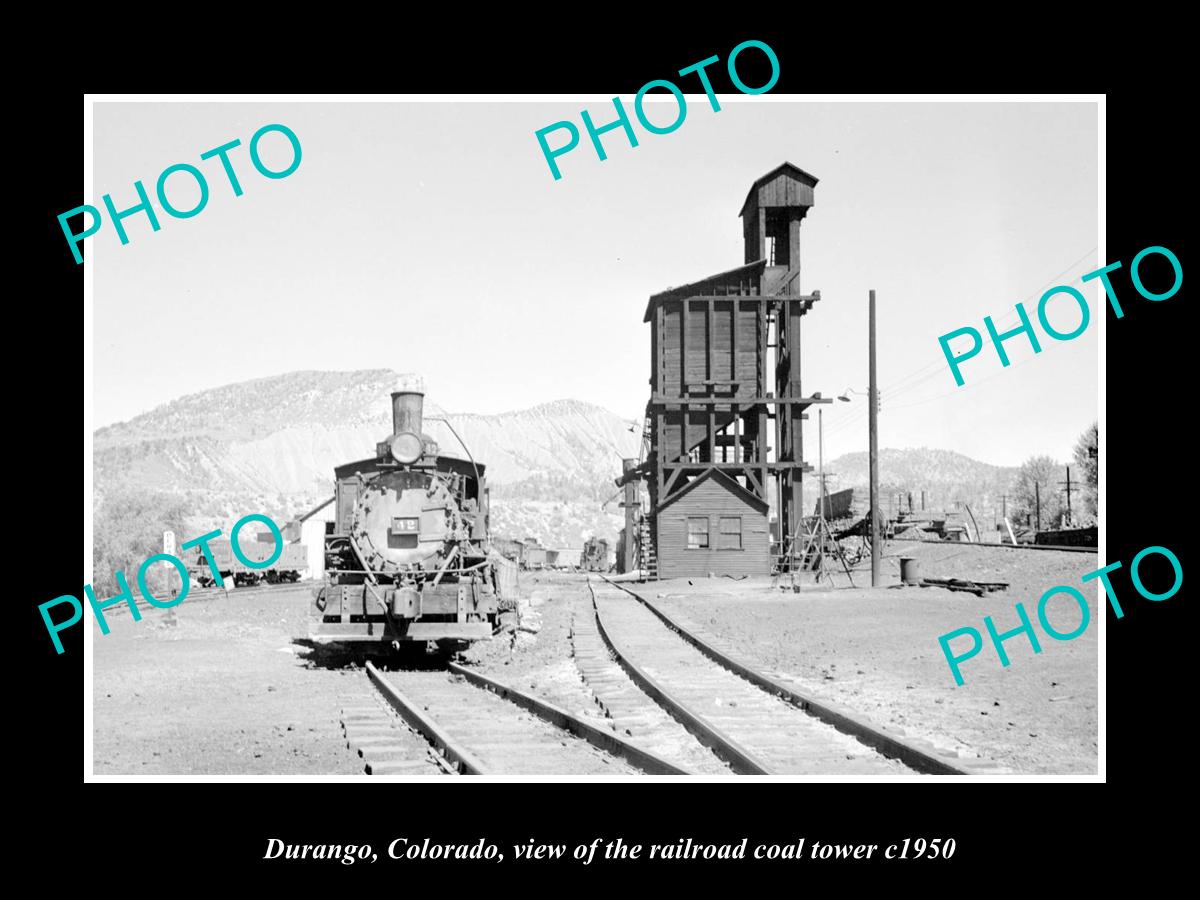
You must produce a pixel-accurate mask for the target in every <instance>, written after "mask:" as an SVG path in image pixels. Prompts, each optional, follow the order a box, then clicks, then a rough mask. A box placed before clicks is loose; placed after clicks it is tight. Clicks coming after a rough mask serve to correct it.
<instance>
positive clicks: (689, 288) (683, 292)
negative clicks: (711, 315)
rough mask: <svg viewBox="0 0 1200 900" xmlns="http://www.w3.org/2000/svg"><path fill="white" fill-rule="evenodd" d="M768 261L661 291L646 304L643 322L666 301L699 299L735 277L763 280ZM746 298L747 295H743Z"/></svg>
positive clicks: (759, 261)
mask: <svg viewBox="0 0 1200 900" xmlns="http://www.w3.org/2000/svg"><path fill="white" fill-rule="evenodd" d="M766 265H767V261H766V260H765V259H760V260H758V261H756V262H752V263H746V265H744V266H738V267H737V268H736V269H730V270H729V271H727V272H718V273H717V274H716V275H709V276H708V277H707V278H701V279H700V280H699V281H693V282H692V283H691V284H681V285H680V286H679V287H672V288H667V289H666V290H665V291H659V292H658V293H657V294H651V295H650V302H648V303H647V304H646V315H644V316H643V317H642V321H643V322H649V321H650V314H651V313H652V312H654V307H655V306H657V305H658V304H659V303H662V302H663V301H664V300H681V299H683V298H685V297H698V296H701V295H703V294H705V293H711V292H712V291H711V290H706V288H711V287H713V286H715V285H717V284H720V283H721V282H723V281H725V280H726V279H729V280H732V279H733V277H734V276H739V278H740V276H745V275H749V276H750V277H751V278H753V279H759V278H762V270H763V269H764V268H766ZM729 296H731V297H737V296H738V295H737V294H730V295H729ZM743 296H745V295H743Z"/></svg>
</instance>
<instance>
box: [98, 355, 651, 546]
mask: <svg viewBox="0 0 1200 900" xmlns="http://www.w3.org/2000/svg"><path fill="white" fill-rule="evenodd" d="M398 378H399V376H398V375H397V373H395V372H391V371H389V370H385V369H377V370H370V371H361V372H311V371H309V372H292V373H288V374H286V375H280V376H275V377H272V378H263V379H258V380H255V381H249V382H244V383H241V384H234V385H227V386H224V387H220V388H215V389H213V390H210V391H204V392H202V393H199V394H192V395H189V396H186V397H182V398H180V399H178V400H175V401H172V402H171V403H168V404H166V405H164V406H161V407H158V408H156V409H154V410H151V411H150V412H147V413H144V414H143V415H140V416H137V417H136V418H134V419H131V420H130V421H128V422H123V423H119V424H116V425H111V426H108V427H106V428H101V429H99V430H98V431H97V432H96V433H95V437H94V457H93V466H94V474H95V486H96V497H95V502H96V505H97V506H98V507H100V506H102V505H103V503H104V501H105V498H106V497H108V496H113V495H121V496H122V497H124V496H125V495H127V494H129V493H130V492H145V493H153V494H156V495H162V496H172V497H182V498H183V499H184V501H185V503H186V505H187V508H188V509H189V510H190V511H191V512H190V514H189V515H188V517H187V526H188V527H189V528H208V527H222V526H227V525H228V524H229V520H230V519H231V518H237V517H239V516H240V515H243V514H245V513H246V512H250V511H263V512H267V513H268V514H270V515H272V516H275V517H278V518H279V519H281V520H283V519H286V518H289V517H290V516H291V515H293V514H295V513H298V512H301V511H303V510H305V509H307V508H309V507H311V506H312V505H314V504H315V503H316V502H319V501H320V500H321V499H323V498H324V497H327V496H329V494H330V493H331V491H332V484H333V468H334V466H335V465H341V464H343V463H345V462H349V461H351V460H355V459H363V458H365V457H368V456H371V455H373V453H374V450H375V444H376V442H378V441H379V440H381V439H382V438H384V437H386V436H387V435H388V434H389V433H390V430H391V402H390V397H389V395H390V392H391V390H392V389H393V387H394V386H395V384H396V383H397V380H398ZM425 413H426V416H427V417H432V416H446V417H447V418H448V419H449V421H450V423H451V424H452V425H453V428H454V430H455V431H457V432H458V434H459V435H460V436H461V437H462V439H463V441H464V442H465V443H466V445H467V447H468V448H469V449H470V453H471V455H473V456H474V457H475V458H476V459H477V460H478V461H479V462H480V463H482V464H484V465H485V466H486V469H487V476H488V481H489V483H490V484H491V486H492V498H493V516H492V524H493V528H494V530H495V531H496V532H497V533H498V534H504V535H510V536H521V537H524V536H526V535H533V536H536V537H538V538H540V539H541V540H542V541H543V542H544V543H546V544H548V545H550V546H570V547H578V546H580V545H581V544H582V543H583V540H584V539H585V538H586V537H587V536H590V535H591V534H594V533H599V534H601V535H604V536H608V537H613V536H615V534H616V531H617V529H618V528H619V527H620V518H619V516H618V515H617V514H616V513H617V512H619V510H617V509H616V508H615V507H609V512H607V513H603V512H601V510H600V506H601V503H602V502H603V501H604V500H605V499H607V498H608V497H609V496H610V495H611V494H612V493H613V490H614V489H613V488H612V487H611V485H612V479H613V478H614V477H615V476H616V475H617V474H618V473H619V472H620V468H621V462H620V461H621V458H622V457H623V456H637V454H638V442H639V439H640V435H639V434H635V433H632V432H630V431H629V426H630V424H631V423H630V422H627V421H625V420H622V419H621V418H620V417H618V416H616V415H615V414H613V413H611V412H608V411H607V410H605V409H603V408H601V407H598V406H593V405H591V404H587V403H581V402H579V401H575V400H558V401H555V402H552V403H545V404H541V405H539V406H535V407H533V408H531V409H525V410H519V411H515V412H509V413H502V414H499V415H476V414H451V415H448V416H447V414H446V413H444V411H442V410H441V409H440V408H439V407H438V406H437V404H436V403H435V402H433V398H427V400H426V409H425ZM425 431H426V432H427V433H428V434H430V435H431V436H432V437H434V439H436V440H437V441H438V443H439V445H440V446H441V448H442V452H444V453H446V454H447V455H452V456H466V455H467V454H466V453H465V452H464V451H463V449H462V447H461V445H460V444H459V442H458V439H457V438H456V437H455V436H454V434H453V433H452V432H451V431H450V429H449V428H447V427H446V425H445V424H443V423H442V422H438V421H433V420H432V419H427V421H426V427H425ZM122 502H124V501H122Z"/></svg>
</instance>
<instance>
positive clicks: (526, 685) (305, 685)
mask: <svg viewBox="0 0 1200 900" xmlns="http://www.w3.org/2000/svg"><path fill="white" fill-rule="evenodd" d="M521 587H522V593H523V594H525V595H527V596H529V597H530V599H531V601H532V602H531V603H530V605H529V606H528V608H527V609H526V610H525V611H524V613H523V618H522V624H523V625H524V626H525V628H526V629H528V630H522V631H520V632H518V633H517V634H516V637H515V639H514V638H512V637H510V636H507V635H506V636H503V637H498V638H496V639H495V640H492V641H487V642H482V643H479V644H476V645H474V646H473V647H472V649H470V650H469V651H467V652H466V653H465V654H463V661H464V662H473V663H475V664H476V665H477V666H478V668H479V670H480V671H482V672H484V673H485V674H488V675H492V676H494V677H496V678H498V679H500V680H502V681H505V682H507V683H510V684H512V685H514V686H515V687H518V688H520V689H522V690H525V691H528V692H530V693H534V694H537V695H538V696H541V697H544V698H545V699H547V700H549V701H550V702H552V703H555V704H557V705H559V706H562V707H563V708H565V709H567V710H569V711H571V712H575V713H582V714H584V715H586V716H587V717H588V718H589V719H591V720H593V721H595V722H596V723H597V724H599V723H602V722H603V713H602V712H601V711H600V710H599V709H598V707H597V706H596V704H595V702H594V700H593V698H592V696H591V694H590V692H589V691H588V690H587V688H586V686H585V685H584V684H583V681H582V678H581V676H580V674H579V672H578V671H577V670H576V669H575V665H574V663H573V662H572V660H571V640H570V628H571V617H572V612H573V604H574V602H576V601H578V600H579V599H580V598H582V597H585V596H586V595H587V585H586V579H585V578H584V577H583V576H572V575H558V574H556V573H546V574H531V573H522V581H521ZM311 590H312V588H311V586H310V585H297V586H295V587H294V588H285V589H282V590H272V591H245V592H242V593H241V594H239V593H238V592H237V591H233V592H231V593H230V594H229V596H228V597H225V596H224V595H221V594H216V595H215V596H211V595H210V596H206V597H203V598H200V597H196V598H189V599H187V600H185V601H184V602H183V603H182V604H180V605H179V606H178V607H176V609H175V610H174V615H173V616H172V615H171V614H169V613H168V612H164V611H161V610H155V609H149V608H142V615H143V618H142V621H140V622H135V621H133V620H132V619H131V618H130V616H129V615H128V613H126V612H125V611H124V608H123V607H121V608H116V609H114V611H111V613H110V615H109V624H110V627H111V632H110V633H109V634H108V635H107V636H102V635H101V634H100V629H99V626H98V625H95V624H94V623H93V627H94V629H95V631H94V634H93V639H94V644H93V647H94V672H93V702H94V706H93V716H94V718H93V741H94V745H93V752H94V766H95V769H94V771H95V773H96V774H97V775H193V774H245V775H255V774H271V775H291V774H313V775H317V774H319V775H339V774H362V772H363V761H362V759H360V758H359V757H358V756H357V754H356V753H354V752H353V751H351V750H349V749H348V748H347V747H346V739H345V736H344V735H343V734H342V728H341V724H340V718H341V717H340V711H341V709H342V708H343V707H346V706H360V705H363V704H364V703H367V704H369V703H372V702H374V700H373V694H372V690H371V689H370V688H369V686H368V684H367V682H366V679H365V678H364V676H363V673H362V671H361V670H360V669H359V668H357V667H350V666H348V665H347V660H346V658H344V657H341V656H338V655H336V654H330V653H328V652H327V651H325V650H324V649H323V648H313V647H312V646H311V645H310V644H309V642H308V640H307V634H308V607H309V602H310V598H311ZM172 618H173V619H174V624H171V620H172Z"/></svg>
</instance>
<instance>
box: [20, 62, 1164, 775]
mask: <svg viewBox="0 0 1200 900" xmlns="http://www.w3.org/2000/svg"><path fill="white" fill-rule="evenodd" d="M753 52H754V48H750V49H748V50H746V51H745V56H746V58H747V59H749V57H750V56H751V55H752V54H753ZM722 66H723V63H722ZM767 71H768V72H769V69H768V70H767ZM691 77H692V78H693V79H694V78H695V76H694V75H692V76H691ZM713 77H714V78H715V77H716V76H715V75H714V76H713ZM747 80H748V81H749V76H747ZM678 83H679V85H680V90H681V91H682V93H680V92H678V91H672V90H668V89H665V88H663V87H662V86H661V83H660V85H659V87H657V88H656V89H653V90H652V91H651V92H647V93H646V94H645V95H642V94H639V95H637V97H636V98H635V97H633V96H624V97H621V98H616V99H596V98H594V97H581V98H580V99H571V98H563V97H557V98H552V99H533V98H531V97H529V96H512V97H487V96H478V97H463V98H450V97H447V98H441V99H438V98H428V97H415V96H409V97H395V98H381V97H371V96H365V97H355V96H346V97H340V96H339V97H291V96H285V97H276V98H269V97H268V98H250V97H244V98H229V99H220V98H210V99H201V98H163V97H156V98H149V97H147V98H142V97H137V96H128V97H112V98H109V97H104V96H102V95H101V96H96V97H94V98H92V103H91V105H90V107H89V109H90V119H89V122H88V128H89V129H90V130H89V136H90V141H91V144H90V146H91V150H92V158H91V171H90V179H89V181H88V184H87V186H86V187H87V191H86V196H85V201H84V202H85V204H87V207H86V208H81V209H79V210H75V211H74V212H73V213H72V214H71V215H70V216H69V217H66V218H60V224H62V226H63V234H64V237H65V238H66V240H65V241H64V243H63V247H62V251H63V254H64V255H65V256H67V257H68V259H69V257H70V255H71V254H73V253H74V254H76V255H77V256H82V257H85V262H83V263H80V265H81V266H84V267H85V271H86V274H85V283H86V285H87V290H88V292H89V297H90V303H89V305H88V307H87V314H86V315H87V320H86V323H85V325H86V328H87V329H88V333H89V334H90V335H91V338H90V359H88V361H87V365H88V366H89V367H90V372H89V375H88V384H87V391H86V401H87V409H86V416H87V420H86V422H87V433H88V440H89V442H90V448H89V450H90V459H91V463H90V470H89V473H90V479H91V481H90V484H88V485H87V486H86V487H87V491H88V497H89V499H90V523H88V524H87V526H86V529H87V530H86V544H87V546H88V548H89V551H90V562H91V574H90V581H89V582H88V584H89V590H90V593H87V592H81V594H80V595H79V596H78V597H77V598H75V603H74V608H77V609H78V610H79V612H80V617H79V618H78V619H77V620H75V621H73V622H71V623H69V624H65V623H67V620H68V619H69V618H71V614H72V610H73V606H72V604H71V603H70V602H67V599H66V598H60V601H61V602H59V603H58V604H57V605H50V606H47V607H46V608H45V609H44V610H43V617H44V618H45V622H46V626H47V637H46V641H47V643H49V642H50V641H54V642H58V641H59V634H60V632H62V631H65V630H67V629H68V628H74V629H83V630H84V631H85V632H86V635H85V641H84V646H85V650H84V653H85V671H86V678H87V679H88V684H89V685H90V688H89V692H88V700H89V703H88V705H87V706H86V707H85V745H86V753H85V756H86V758H87V766H86V771H85V777H86V778H87V779H88V780H110V779H111V780H126V779H143V778H153V779H165V780H168V781H172V780H179V781H188V780H194V779H197V778H201V779H203V778H209V777H240V778H241V777H244V778H249V779H251V780H286V781H304V780H317V781H320V780H338V779H341V780H367V779H390V780H401V781H409V780H421V779H424V780H438V779H441V780H445V779H455V778H462V777H466V776H481V777H484V778H491V779H496V780H503V781H519V780H540V779H546V778H552V779H558V780H564V779H565V780H592V779H605V780H621V781H623V780H647V779H649V780H653V779H655V778H658V777H662V776H669V777H673V778H681V779H695V780H702V781H711V780H724V779H728V780H737V779H740V778H744V777H746V776H767V777H770V778H773V779H779V780H805V779H819V780H826V781H828V780H836V781H864V780H866V781H876V780H882V781H899V780H927V779H930V778H936V777H956V776H958V777H966V778H974V779H981V780H1021V779H1025V778H1029V777H1034V776H1058V777H1065V778H1070V779H1071V780H1084V781H1087V780H1091V781H1095V780H1096V779H1097V778H1098V777H1100V776H1101V768H1100V760H1099V754H1100V746H1101V730H1100V729H1101V709H1102V696H1103V690H1104V680H1103V672H1102V670H1101V660H1100V652H1101V650H1100V648H1101V646H1102V644H1101V640H1100V637H1101V628H1102V620H1103V619H1104V618H1105V612H1106V609H1107V608H1108V605H1109V600H1108V599H1106V596H1105V593H1104V590H1103V584H1102V579H1100V578H1098V576H1097V572H1099V571H1100V570H1102V567H1104V566H1105V564H1106V562H1108V561H1107V560H1106V559H1105V557H1104V554H1103V546H1104V545H1103V542H1102V540H1101V535H1102V534H1103V530H1104V527H1105V523H1104V519H1103V510H1104V508H1105V503H1104V501H1105V479H1104V472H1105V453H1104V447H1105V414H1104V408H1103V396H1104V389H1105V379H1104V370H1103V350H1102V348H1103V343H1102V341H1101V337H1100V336H1101V334H1102V329H1103V328H1104V327H1108V328H1112V329H1116V328H1120V327H1121V325H1120V324H1119V323H1117V324H1114V322H1113V320H1112V319H1109V321H1108V323H1107V326H1106V325H1105V321H1104V320H1105V317H1106V312H1107V311H1108V310H1109V308H1110V304H1113V303H1116V302H1117V301H1115V300H1114V299H1113V296H1112V294H1111V292H1109V291H1108V284H1109V282H1108V281H1107V280H1106V279H1107V277H1108V275H1107V273H1106V272H1101V275H1104V276H1105V277H1100V276H1099V275H1097V273H1098V272H1100V270H1103V269H1104V267H1105V266H1106V265H1107V264H1108V263H1110V262H1112V261H1113V260H1110V259H1108V258H1106V256H1105V253H1104V235H1103V222H1104V194H1103V184H1104V153H1105V147H1104V136H1103V132H1102V129H1101V124H1100V122H1101V119H1100V117H1101V114H1102V108H1103V98H1102V97H1097V96H1087V97H1063V98H1058V97H1016V98H996V97H990V98H983V99H970V98H962V97H936V96H922V97H911V98H910V97H903V96H900V97H896V98H886V99H881V98H877V99H872V100H863V99H861V98H855V97H852V96H847V97H841V98H837V97H833V98H828V99H822V100H807V99H801V98H797V97H796V96H794V95H788V94H776V93H774V92H771V91H759V92H749V91H747V90H742V87H744V86H737V87H734V86H729V85H727V84H726V85H723V86H719V87H718V88H717V93H716V94H713V93H712V92H711V91H709V92H705V91H704V90H703V89H701V87H700V84H699V82H698V81H696V82H695V83H692V82H690V81H686V80H685V77H680V78H679V79H678ZM758 83H759V84H761V80H760V82H758ZM672 123H675V124H674V127H672ZM64 212H66V211H65V210H64ZM1160 251H1164V252H1160ZM1131 264H1132V265H1134V266H1135V271H1136V272H1137V273H1138V276H1139V278H1140V280H1139V281H1137V282H1135V283H1136V284H1138V285H1140V286H1139V288H1138V290H1139V291H1140V290H1141V286H1144V288H1145V291H1146V292H1147V293H1145V294H1143V296H1150V294H1157V295H1163V294H1167V293H1168V292H1169V291H1170V290H1171V284H1172V267H1173V266H1175V268H1176V269H1177V268H1178V261H1177V260H1176V259H1175V257H1174V256H1173V255H1172V254H1171V252H1170V249H1169V248H1157V249H1155V250H1152V251H1150V252H1148V253H1147V254H1146V255H1145V256H1144V258H1139V260H1137V262H1136V263H1133V261H1131V260H1129V259H1126V260H1125V261H1124V267H1125V270H1126V271H1125V272H1120V273H1119V274H1120V275H1121V276H1122V277H1123V278H1127V273H1128V271H1129V270H1130V267H1131ZM1180 277H1181V276H1180ZM1115 278H1116V275H1115V274H1114V275H1113V279H1114V280H1115ZM1128 285H1129V282H1128V280H1125V281H1123V282H1122V287H1121V301H1120V302H1123V303H1126V304H1133V303H1136V302H1144V301H1141V300H1140V298H1139V297H1138V295H1137V294H1136V293H1135V292H1134V291H1133V289H1132V288H1130V287H1129V286H1128ZM1151 299H1154V298H1151ZM1114 308H1115V307H1114ZM132 348H135V349H132ZM1159 549H1162V548H1159ZM1172 560H1174V557H1173V556H1169V553H1168V554H1166V555H1164V554H1158V555H1157V556H1152V557H1149V558H1147V559H1146V560H1145V561H1144V563H1141V565H1142V566H1143V568H1144V571H1145V573H1146V574H1145V578H1146V582H1147V584H1149V583H1150V579H1151V578H1152V577H1154V578H1159V577H1160V576H1161V577H1162V578H1163V580H1164V583H1165V585H1166V586H1167V587H1168V588H1169V585H1170V578H1169V575H1170V566H1171V565H1172ZM1174 564H1175V565H1177V561H1175V562H1174ZM1126 565H1127V566H1128V565H1129V561H1128V560H1127V561H1126ZM1159 569H1161V570H1162V571H1161V572H1160V571H1159ZM1151 570H1153V572H1152V571H1151ZM1164 573H1165V575H1164ZM1154 585H1155V589H1156V590H1157V591H1158V592H1159V593H1162V592H1163V587H1161V586H1158V585H1159V582H1158V581H1155V582H1154ZM43 599H45V600H47V601H48V600H51V598H50V597H46V598H43ZM56 645H57V644H56Z"/></svg>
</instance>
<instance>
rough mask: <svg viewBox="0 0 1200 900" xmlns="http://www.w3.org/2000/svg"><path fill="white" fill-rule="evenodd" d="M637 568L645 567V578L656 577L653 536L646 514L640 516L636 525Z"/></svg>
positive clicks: (656, 562) (656, 567) (656, 558)
mask: <svg viewBox="0 0 1200 900" xmlns="http://www.w3.org/2000/svg"><path fill="white" fill-rule="evenodd" d="M638 568H639V569H645V571H646V577H647V578H655V579H656V578H658V557H657V556H656V555H655V553H654V537H653V535H652V534H651V531H650V521H649V519H648V518H647V517H646V516H642V519H641V522H640V523H639V525H638Z"/></svg>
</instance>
